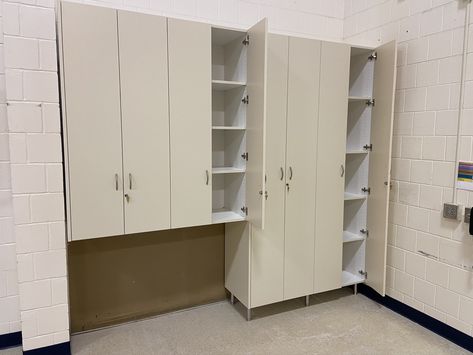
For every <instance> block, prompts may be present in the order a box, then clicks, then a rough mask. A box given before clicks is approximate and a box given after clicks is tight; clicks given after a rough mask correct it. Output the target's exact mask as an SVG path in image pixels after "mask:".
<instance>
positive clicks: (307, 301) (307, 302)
mask: <svg viewBox="0 0 473 355" xmlns="http://www.w3.org/2000/svg"><path fill="white" fill-rule="evenodd" d="M309 305H310V296H305V306H306V307H309Z"/></svg>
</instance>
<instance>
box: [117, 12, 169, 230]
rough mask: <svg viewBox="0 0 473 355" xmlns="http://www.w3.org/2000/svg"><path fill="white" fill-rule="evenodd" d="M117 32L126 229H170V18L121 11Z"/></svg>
mask: <svg viewBox="0 0 473 355" xmlns="http://www.w3.org/2000/svg"><path fill="white" fill-rule="evenodd" d="M118 35H119V45H120V84H121V85H120V88H121V107H122V135H123V170H124V173H125V179H124V180H125V184H124V191H125V233H139V232H146V231H152V230H161V229H168V228H169V227H170V188H171V187H170V176H169V111H168V65H167V24H166V18H165V17H160V16H154V15H146V14H140V13H136V12H128V11H118ZM137 38H139V40H137Z"/></svg>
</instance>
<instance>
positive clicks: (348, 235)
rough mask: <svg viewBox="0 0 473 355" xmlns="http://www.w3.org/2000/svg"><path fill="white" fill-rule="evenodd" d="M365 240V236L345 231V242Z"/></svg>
mask: <svg viewBox="0 0 473 355" xmlns="http://www.w3.org/2000/svg"><path fill="white" fill-rule="evenodd" d="M362 240H365V237H364V236H362V235H359V234H355V233H352V232H348V231H343V242H344V243H351V242H358V241H362Z"/></svg>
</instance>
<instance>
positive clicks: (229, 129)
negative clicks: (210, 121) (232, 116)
mask: <svg viewBox="0 0 473 355" xmlns="http://www.w3.org/2000/svg"><path fill="white" fill-rule="evenodd" d="M212 129H213V130H220V131H244V130H245V127H237V126H212Z"/></svg>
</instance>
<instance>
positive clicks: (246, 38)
mask: <svg viewBox="0 0 473 355" xmlns="http://www.w3.org/2000/svg"><path fill="white" fill-rule="evenodd" d="M241 43H243V45H245V46H247V45H249V44H250V35H246V37H245V39H244V40H243V41H242V42H241Z"/></svg>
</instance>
